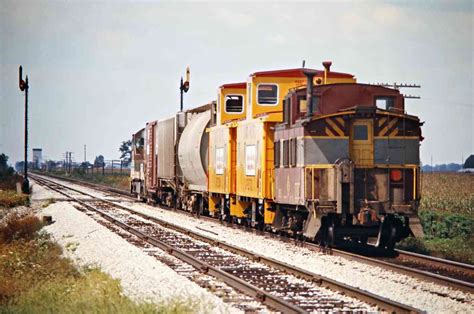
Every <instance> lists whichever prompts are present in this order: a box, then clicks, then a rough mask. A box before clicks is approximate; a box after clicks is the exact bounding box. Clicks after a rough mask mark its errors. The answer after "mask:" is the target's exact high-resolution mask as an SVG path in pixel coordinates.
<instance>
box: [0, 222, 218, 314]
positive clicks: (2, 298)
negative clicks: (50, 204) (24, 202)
mask: <svg viewBox="0 0 474 314" xmlns="http://www.w3.org/2000/svg"><path fill="white" fill-rule="evenodd" d="M39 226H41V223H40V221H39V219H37V218H36V217H25V218H20V217H17V216H12V217H11V218H10V219H9V221H8V223H7V224H6V225H5V226H4V227H2V228H0V234H1V235H2V242H0V274H1V276H2V277H1V280H0V313H194V312H196V310H195V309H196V308H197V307H198V306H200V305H201V303H200V302H201V301H199V300H189V299H186V298H184V299H182V298H179V299H178V298H177V299H173V300H169V301H166V302H163V303H160V304H152V303H149V302H139V303H137V302H134V301H132V300H131V299H129V298H128V297H126V296H125V295H124V293H123V291H122V288H121V286H120V282H119V280H116V279H112V278H111V277H110V276H108V275H107V274H105V273H103V272H101V271H100V270H99V269H98V268H97V266H92V265H91V266H89V267H84V268H82V269H79V270H78V269H77V268H76V267H75V266H74V265H73V263H72V261H71V260H69V259H66V258H64V257H62V250H61V247H60V246H59V245H57V244H56V243H54V242H52V241H51V237H50V236H49V235H48V234H47V233H46V232H42V231H39V232H38V230H39ZM76 245H77V243H76V244H74V243H73V245H72V246H76ZM210 311H212V310H209V312H210Z"/></svg>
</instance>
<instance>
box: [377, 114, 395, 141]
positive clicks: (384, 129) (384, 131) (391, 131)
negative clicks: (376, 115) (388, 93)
mask: <svg viewBox="0 0 474 314" xmlns="http://www.w3.org/2000/svg"><path fill="white" fill-rule="evenodd" d="M378 128H379V134H378V136H395V135H397V134H398V118H396V117H382V118H380V119H379V121H378Z"/></svg>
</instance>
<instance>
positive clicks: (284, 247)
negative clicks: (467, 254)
mask: <svg viewBox="0 0 474 314" xmlns="http://www.w3.org/2000/svg"><path fill="white" fill-rule="evenodd" d="M124 205H125V204H124ZM127 206H129V207H131V208H133V209H135V210H137V211H139V212H142V213H144V214H147V215H150V216H154V217H156V218H160V219H163V220H165V221H167V222H169V223H174V224H176V225H179V226H180V227H184V228H186V229H189V230H192V231H193V232H196V233H199V234H203V235H206V236H208V237H211V238H215V239H219V240H220V241H223V242H226V243H228V244H232V245H235V246H237V247H241V248H244V249H247V250H250V251H252V252H255V253H257V254H260V255H263V256H265V257H270V258H273V259H276V260H279V261H282V262H285V263H287V264H290V265H294V266H297V267H300V268H303V269H306V270H308V271H311V272H313V273H316V274H318V275H322V276H325V277H328V278H331V279H334V280H337V281H339V282H343V283H346V284H348V285H350V286H353V287H357V288H360V289H362V290H366V291H369V292H372V293H374V294H377V295H379V296H382V297H385V298H388V299H391V300H394V301H397V302H400V303H403V304H408V305H411V306H413V307H415V308H417V309H420V310H423V311H427V312H429V313H474V299H473V295H472V294H469V293H465V292H462V291H459V290H454V289H451V288H448V287H444V286H441V285H438V284H435V283H429V282H426V281H421V280H418V279H416V278H413V277H410V276H406V275H403V274H400V273H396V272H393V271H390V270H385V269H382V268H380V267H375V266H370V265H366V264H363V263H359V262H356V261H351V260H348V259H346V258H343V257H338V256H331V255H326V254H323V253H319V252H315V251H312V250H310V249H307V248H304V247H300V246H297V245H295V244H292V243H285V242H282V241H279V240H277V239H272V238H269V237H265V236H262V235H255V234H252V233H249V232H245V231H243V230H239V229H233V228H229V227H225V226H223V225H220V224H219V223H218V222H210V221H203V220H199V219H197V218H194V217H190V216H187V215H184V214H182V213H179V212H174V211H171V210H167V209H161V208H158V207H152V206H148V205H145V204H137V203H134V204H131V203H128V205H127ZM206 230H208V231H212V232H207V231H206Z"/></svg>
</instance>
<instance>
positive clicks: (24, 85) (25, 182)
mask: <svg viewBox="0 0 474 314" xmlns="http://www.w3.org/2000/svg"><path fill="white" fill-rule="evenodd" d="M19 72H20V75H19V85H20V90H21V91H24V92H25V165H24V170H23V172H24V179H23V184H22V186H21V190H22V192H23V193H26V194H28V193H30V182H29V181H28V89H29V87H30V86H29V85H28V75H27V76H26V78H25V81H23V67H22V66H21V65H20V68H19Z"/></svg>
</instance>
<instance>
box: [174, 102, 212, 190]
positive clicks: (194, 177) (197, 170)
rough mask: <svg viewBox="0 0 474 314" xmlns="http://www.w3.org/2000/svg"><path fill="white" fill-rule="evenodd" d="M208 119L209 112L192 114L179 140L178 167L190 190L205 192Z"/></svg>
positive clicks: (209, 117) (209, 116)
mask: <svg viewBox="0 0 474 314" xmlns="http://www.w3.org/2000/svg"><path fill="white" fill-rule="evenodd" d="M210 119H211V114H210V111H209V110H207V111H204V112H200V113H197V114H193V115H192V116H191V118H190V120H189V121H188V123H187V125H186V127H185V128H184V131H183V133H182V134H181V137H180V139H179V145H178V160H179V165H180V167H181V170H182V172H183V177H184V183H185V186H187V188H188V189H190V190H195V191H201V192H205V191H206V190H207V164H208V146H209V134H208V133H207V132H206V128H207V127H208V126H209V122H210Z"/></svg>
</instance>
